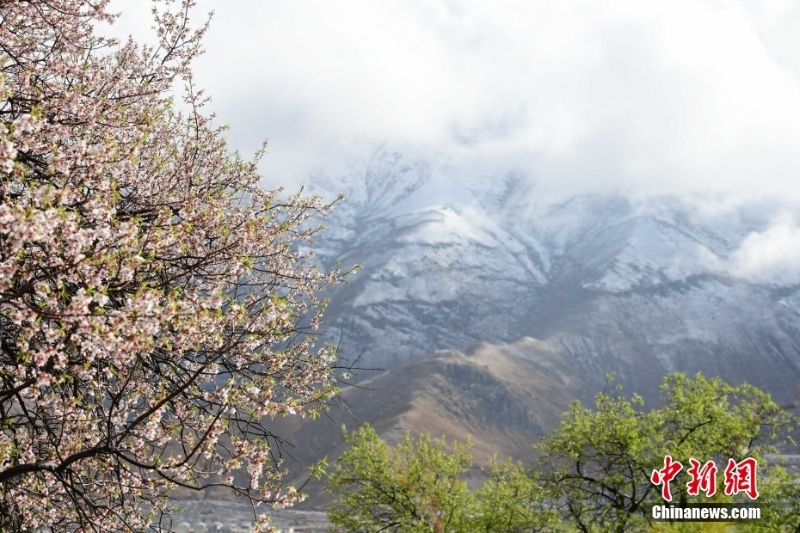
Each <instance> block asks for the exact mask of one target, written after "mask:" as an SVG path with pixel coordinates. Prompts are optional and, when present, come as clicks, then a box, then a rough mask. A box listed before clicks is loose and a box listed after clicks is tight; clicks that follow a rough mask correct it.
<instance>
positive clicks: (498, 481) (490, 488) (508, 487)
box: [466, 459, 564, 533]
mask: <svg viewBox="0 0 800 533" xmlns="http://www.w3.org/2000/svg"><path fill="white" fill-rule="evenodd" d="M475 499H476V505H475V507H476V510H475V511H474V512H473V513H471V515H470V517H471V520H470V521H469V528H468V529H467V530H466V531H470V532H474V533H480V532H485V533H494V532H503V533H523V532H537V531H548V530H556V529H564V528H563V527H560V524H559V517H558V515H557V514H556V513H555V512H554V509H553V508H552V505H551V503H550V502H549V501H548V498H547V493H546V491H545V489H544V487H543V485H542V482H541V479H540V476H539V474H538V472H535V471H531V470H530V469H529V468H525V466H523V465H522V464H521V463H515V462H513V461H512V460H510V459H508V460H506V461H505V462H503V463H501V464H497V462H496V461H495V460H492V464H491V466H490V471H489V478H488V479H487V480H486V481H485V482H484V484H483V485H482V486H481V487H480V488H479V489H478V490H477V491H476V492H475Z"/></svg>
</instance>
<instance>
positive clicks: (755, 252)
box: [728, 215, 800, 284]
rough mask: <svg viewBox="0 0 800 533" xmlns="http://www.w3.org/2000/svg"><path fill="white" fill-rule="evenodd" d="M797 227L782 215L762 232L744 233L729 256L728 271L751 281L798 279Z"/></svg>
mask: <svg viewBox="0 0 800 533" xmlns="http://www.w3.org/2000/svg"><path fill="white" fill-rule="evenodd" d="M798 265H800V227H798V225H797V221H796V220H795V219H794V218H793V217H791V216H789V215H784V216H782V217H779V218H778V219H777V220H775V221H774V222H773V224H772V225H771V226H770V227H769V229H767V230H765V231H763V232H753V233H750V234H749V235H748V236H747V237H745V239H744V241H743V242H742V244H741V246H740V247H739V248H738V249H737V250H736V251H735V252H734V253H733V254H732V255H731V257H730V258H729V265H728V269H729V271H730V272H731V273H732V274H733V275H735V276H737V277H740V278H744V279H747V280H750V281H754V282H764V283H775V284H793V283H800V268H798Z"/></svg>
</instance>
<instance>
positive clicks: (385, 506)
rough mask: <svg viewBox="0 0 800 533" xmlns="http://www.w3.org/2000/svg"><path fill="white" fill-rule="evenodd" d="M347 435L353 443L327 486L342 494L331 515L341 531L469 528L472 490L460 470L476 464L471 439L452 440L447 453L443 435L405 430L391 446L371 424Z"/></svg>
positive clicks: (400, 532) (407, 532)
mask: <svg viewBox="0 0 800 533" xmlns="http://www.w3.org/2000/svg"><path fill="white" fill-rule="evenodd" d="M345 440H346V441H347V443H348V444H349V445H350V446H351V449H350V450H348V451H346V452H344V453H343V454H342V455H341V457H340V458H339V459H338V461H337V463H336V465H335V467H334V469H333V471H332V472H331V474H330V476H329V479H328V484H327V486H326V489H327V490H328V491H329V492H331V493H333V494H338V495H339V500H338V506H337V507H335V508H333V509H331V510H330V512H329V514H328V516H329V518H330V520H331V522H333V523H334V524H335V525H336V526H339V528H340V530H341V531H351V532H368V531H392V532H396V533H412V532H413V533H417V532H431V531H432V532H435V533H444V532H451V531H466V529H464V527H465V525H466V519H467V515H468V511H469V509H471V508H472V507H473V496H472V494H471V493H470V491H469V489H468V487H467V483H466V482H465V481H463V480H462V479H460V477H459V476H460V475H461V474H463V473H464V471H465V470H466V469H468V468H469V467H470V466H471V465H472V458H471V457H470V455H469V453H468V449H469V447H470V445H469V442H464V443H459V442H453V443H452V444H451V451H450V452H449V453H448V452H447V451H446V450H445V442H444V439H442V440H439V441H436V442H434V441H433V440H432V439H431V437H430V436H429V435H421V436H420V437H419V438H418V439H416V440H415V439H413V438H412V437H411V436H410V435H406V436H405V437H404V438H403V440H402V441H400V443H399V444H398V445H397V446H396V447H395V448H394V449H393V450H390V448H389V446H388V445H387V444H386V443H385V442H384V441H383V440H381V438H380V437H379V436H378V434H377V433H376V432H375V430H374V429H373V428H372V427H371V426H370V425H369V424H365V425H364V426H362V427H361V428H359V429H357V430H355V431H352V432H350V433H347V432H345Z"/></svg>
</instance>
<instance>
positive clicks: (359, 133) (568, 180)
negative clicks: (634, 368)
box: [112, 0, 800, 198]
mask: <svg viewBox="0 0 800 533" xmlns="http://www.w3.org/2000/svg"><path fill="white" fill-rule="evenodd" d="M148 8H149V2H143V1H142V0H135V1H134V0H114V2H113V3H112V10H117V11H123V13H124V18H123V20H122V21H121V22H120V23H118V24H117V25H116V29H115V30H114V31H115V32H119V33H131V32H132V33H134V34H135V36H136V37H139V38H143V37H145V36H146V34H147V33H148V32H149V26H150V22H149V17H148V11H147V9H148ZM211 9H213V10H214V11H215V17H214V21H213V22H212V27H211V30H210V33H209V34H208V38H207V40H206V49H207V54H206V55H205V56H204V57H203V58H202V59H201V60H199V61H198V62H197V64H196V67H195V70H196V73H197V77H198V79H199V84H200V85H201V86H202V87H204V88H206V89H207V90H208V91H209V92H210V93H211V94H212V95H213V98H214V103H213V109H214V111H215V112H216V113H217V115H218V117H219V119H220V121H221V122H224V123H228V124H230V125H231V128H232V129H231V132H230V134H229V138H230V139H231V142H232V144H233V145H234V146H235V147H236V148H239V149H241V150H242V151H244V152H252V151H253V150H254V149H255V148H256V147H257V146H258V144H259V143H260V140H261V139H263V138H268V139H269V143H270V149H269V155H268V157H267V160H266V161H265V163H264V165H263V170H264V173H265V175H266V176H267V177H268V180H269V181H270V182H281V181H283V182H287V183H291V182H299V181H303V180H305V179H306V178H307V176H308V175H309V173H310V172H312V171H314V170H315V169H320V168H329V169H336V168H338V167H339V166H340V165H342V164H343V163H344V162H348V161H351V160H354V159H358V158H360V157H363V156H364V155H365V154H367V153H369V151H371V150H374V148H375V147H376V146H378V145H381V144H383V145H384V146H386V147H387V148H389V149H391V150H399V151H402V152H405V153H408V154H410V155H412V156H420V157H425V158H429V159H432V160H434V161H456V162H459V163H460V164H468V165H470V166H474V167H477V168H481V169H485V170H486V172H489V173H492V172H496V171H504V170H507V169H508V170H515V171H517V172H521V173H524V174H526V175H528V176H531V177H532V179H534V180H536V181H537V182H538V183H540V184H542V185H543V186H546V187H553V188H561V189H565V190H570V191H575V192H582V191H597V190H600V191H632V192H637V193H642V192H644V193H648V192H680V191H706V192H707V191H713V192H723V193H724V192H733V193H736V194H743V195H749V194H753V193H761V194H767V195H770V196H780V197H786V196H787V195H788V196H792V197H797V198H800V2H797V1H796V0H785V1H784V0H776V1H764V2H756V1H749V0H669V1H661V2H652V1H642V0H632V1H605V0H575V1H573V0H548V1H535V0H525V1H519V2H516V1H499V0H486V1H480V0H463V1H449V0H428V1H424V0H364V1H359V0H343V1H340V2H326V1H322V0H319V1H314V2H311V1H304V0H285V1H284V0H225V1H221V0H217V1H214V0H203V1H201V2H200V3H199V6H198V9H197V13H196V16H197V18H198V20H199V19H200V18H202V17H203V16H204V13H206V12H208V11H209V10H211Z"/></svg>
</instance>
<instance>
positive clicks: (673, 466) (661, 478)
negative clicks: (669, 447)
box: [650, 455, 683, 502]
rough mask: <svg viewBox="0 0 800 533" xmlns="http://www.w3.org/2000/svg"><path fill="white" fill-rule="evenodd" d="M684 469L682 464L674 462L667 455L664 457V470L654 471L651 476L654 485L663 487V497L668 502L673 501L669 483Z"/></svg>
mask: <svg viewBox="0 0 800 533" xmlns="http://www.w3.org/2000/svg"><path fill="white" fill-rule="evenodd" d="M682 469H683V465H682V464H680V463H679V462H678V461H673V460H672V456H671V455H667V456H665V457H664V468H662V469H661V470H653V473H652V474H651V475H650V481H652V482H653V485H656V486H658V485H661V497H662V498H664V499H665V500H667V501H668V502H671V501H672V493H671V492H670V491H669V482H670V481H672V480H673V479H675V476H677V475H678V472H680V471H681V470H682Z"/></svg>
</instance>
